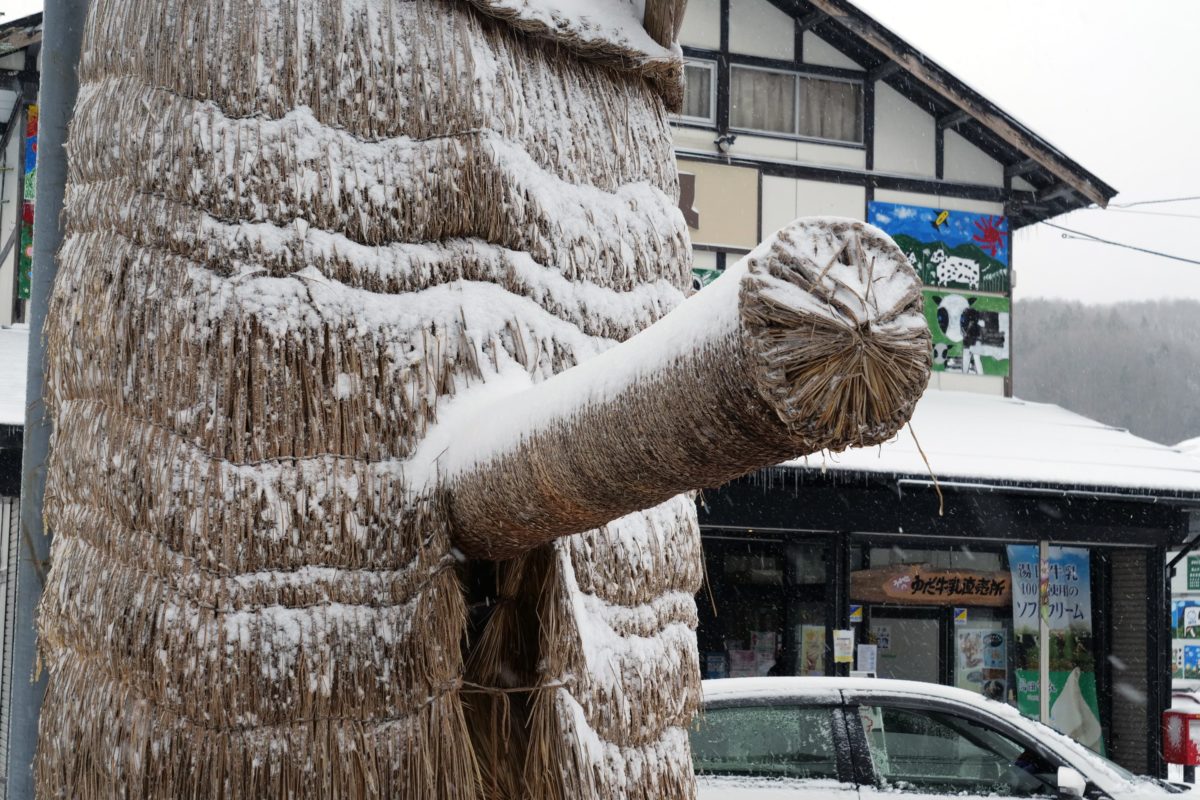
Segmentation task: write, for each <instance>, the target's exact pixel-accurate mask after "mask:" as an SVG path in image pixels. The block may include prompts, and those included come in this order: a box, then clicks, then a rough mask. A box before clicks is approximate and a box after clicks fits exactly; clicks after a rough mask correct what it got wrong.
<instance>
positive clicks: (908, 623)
mask: <svg viewBox="0 0 1200 800" xmlns="http://www.w3.org/2000/svg"><path fill="white" fill-rule="evenodd" d="M943 616H944V615H943V614H940V613H939V612H938V610H937V609H922V608H888V607H886V606H871V607H869V608H868V609H867V612H866V615H865V617H866V619H867V620H868V622H867V630H868V635H867V637H866V639H867V642H868V643H873V644H875V646H876V648H877V649H878V653H879V656H878V661H877V664H878V667H877V671H876V675H877V676H878V677H880V678H896V679H899V680H905V681H926V682H928V683H942V682H943V679H942V674H941V669H940V665H941V664H942V663H943V661H944V659H942V658H940V654H941V649H942V640H943V639H944V638H945V631H944V627H945V626H944V624H943V622H944V621H943V620H942V617H943Z"/></svg>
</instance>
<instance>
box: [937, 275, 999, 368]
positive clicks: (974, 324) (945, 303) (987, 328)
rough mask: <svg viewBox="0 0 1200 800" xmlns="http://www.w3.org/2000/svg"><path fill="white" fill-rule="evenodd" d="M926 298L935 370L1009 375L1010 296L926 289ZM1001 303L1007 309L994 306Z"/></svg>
mask: <svg viewBox="0 0 1200 800" xmlns="http://www.w3.org/2000/svg"><path fill="white" fill-rule="evenodd" d="M925 301H926V315H927V316H931V317H932V318H931V327H932V329H933V334H934V345H933V348H934V349H933V368H934V370H935V371H952V372H953V371H961V372H962V373H963V374H974V375H996V374H999V375H1004V374H1007V370H1008V360H1009V336H1008V327H1009V312H1008V311H1007V304H1008V300H1007V298H993V297H979V296H968V295H961V294H946V295H942V294H935V293H932V292H926V293H925ZM1001 303H1002V304H1003V306H1004V310H1000V309H999V308H994V306H998V305H1000V304H1001ZM984 359H988V361H987V362H985V361H984ZM1001 370H1003V371H1001Z"/></svg>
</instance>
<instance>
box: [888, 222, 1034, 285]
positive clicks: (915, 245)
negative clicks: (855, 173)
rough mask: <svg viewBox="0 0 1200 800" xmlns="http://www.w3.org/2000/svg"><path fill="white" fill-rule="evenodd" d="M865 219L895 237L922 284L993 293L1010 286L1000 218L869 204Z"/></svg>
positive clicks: (1005, 234)
mask: <svg viewBox="0 0 1200 800" xmlns="http://www.w3.org/2000/svg"><path fill="white" fill-rule="evenodd" d="M867 219H868V221H869V222H870V223H871V224H872V225H877V226H878V227H879V228H881V229H882V230H884V231H886V232H887V233H888V235H890V236H891V237H892V238H893V239H895V240H896V244H898V245H899V246H900V249H901V250H903V251H904V253H905V254H906V255H907V256H908V259H909V263H910V264H912V266H913V269H915V270H916V271H917V274H918V275H920V276H921V282H922V283H924V284H925V285H926V286H937V287H942V288H946V289H967V290H970V291H973V292H995V293H997V294H1005V293H1007V292H1008V291H1009V289H1010V286H1011V274H1010V271H1009V251H1008V220H1007V219H1006V218H1004V217H1001V216H994V215H991V214H973V213H969V212H965V211H949V210H946V209H938V208H928V207H924V206H910V205H904V204H900V203H871V204H870V205H869V206H868V211H867Z"/></svg>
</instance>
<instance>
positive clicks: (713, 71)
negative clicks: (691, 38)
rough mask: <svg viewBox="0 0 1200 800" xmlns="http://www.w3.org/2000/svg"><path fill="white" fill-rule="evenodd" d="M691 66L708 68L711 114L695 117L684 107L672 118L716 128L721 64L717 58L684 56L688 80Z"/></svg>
mask: <svg viewBox="0 0 1200 800" xmlns="http://www.w3.org/2000/svg"><path fill="white" fill-rule="evenodd" d="M689 66H691V67H704V68H705V69H707V70H708V78H709V79H708V112H709V116H708V117H693V116H690V115H688V114H684V113H682V112H683V109H680V113H678V114H672V115H671V119H672V120H673V121H675V122H678V123H682V124H684V125H694V126H696V127H701V128H714V129H715V128H716V127H717V82H718V81H719V80H720V79H721V71H720V69H719V66H720V65H719V64H718V63H717V60H716V59H710V58H692V57H689V56H684V58H683V67H684V76H685V78H684V79H685V80H686V75H687V68H688V67H689ZM685 97H686V90H685Z"/></svg>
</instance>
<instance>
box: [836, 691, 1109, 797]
mask: <svg viewBox="0 0 1200 800" xmlns="http://www.w3.org/2000/svg"><path fill="white" fill-rule="evenodd" d="M859 706H882V707H885V708H896V709H900V710H903V711H912V712H917V713H922V714H924V713H929V712H931V711H932V712H936V713H941V714H948V715H950V716H955V717H960V718H962V719H965V720H968V721H970V722H974V723H976V724H978V725H982V726H984V727H986V728H990V729H992V730H994V731H996V732H997V733H999V734H1001V735H1003V736H1005V737H1007V738H1009V739H1011V740H1013V741H1014V742H1016V743H1017V744H1020V745H1022V746H1023V747H1025V748H1027V749H1030V750H1032V751H1034V752H1035V753H1037V754H1038V755H1039V756H1040V757H1042V758H1043V759H1045V760H1046V761H1047V762H1048V763H1049V764H1051V765H1053V766H1054V768H1055V769H1057V768H1058V767H1069V768H1071V769H1074V770H1076V771H1077V772H1080V774H1082V775H1083V777H1084V779H1085V780H1086V781H1087V783H1088V787H1089V790H1090V789H1091V788H1092V787H1093V786H1094V785H1095V784H1094V783H1093V782H1092V780H1091V778H1090V777H1089V776H1088V775H1087V774H1086V773H1084V772H1083V771H1082V770H1080V769H1079V767H1078V766H1077V765H1076V764H1074V763H1071V762H1069V761H1067V760H1066V759H1064V758H1063V757H1062V756H1061V755H1059V754H1058V753H1057V752H1055V751H1054V750H1053V749H1051V748H1049V747H1047V746H1045V745H1044V744H1043V743H1042V742H1040V741H1038V740H1037V739H1031V738H1030V737H1029V736H1028V735H1026V734H1025V732H1024V731H1022V730H1021V729H1020V728H1018V727H1016V726H1014V725H1009V724H1007V723H1006V722H1005V720H1003V719H1001V718H998V717H995V716H992V715H990V714H985V713H982V712H980V711H979V710H978V709H976V708H973V707H971V706H966V705H959V704H958V703H954V702H951V701H944V700H940V699H938V698H936V697H919V696H916V695H888V694H883V693H876V692H871V693H869V694H867V693H857V692H855V693H852V692H846V696H845V713H844V717H843V720H844V722H845V724H846V729H847V735H848V737H849V741H850V746H851V748H853V750H854V752H855V753H861V754H862V756H861V757H859V758H855V759H854V763H853V768H854V779H855V781H856V782H857V783H858V785H859V786H870V787H874V788H876V789H882V788H883V782H882V779H881V777H880V776H879V775H877V774H876V773H875V765H874V763H873V760H872V759H871V757H870V755H869V753H870V749H869V748H870V745H869V744H868V742H867V735H866V732H865V731H864V730H863V726H862V718H861V716H860V715H859V710H858V707H859ZM910 794H911V793H910ZM904 795H905V792H898V793H897V797H898V798H902V797H903V796H904ZM946 796H947V797H953V795H946Z"/></svg>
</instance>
